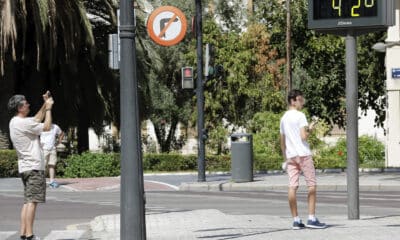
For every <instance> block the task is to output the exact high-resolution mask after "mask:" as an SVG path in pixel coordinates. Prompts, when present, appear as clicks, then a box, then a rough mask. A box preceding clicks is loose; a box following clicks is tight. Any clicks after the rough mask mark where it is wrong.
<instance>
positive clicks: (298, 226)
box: [292, 220, 305, 230]
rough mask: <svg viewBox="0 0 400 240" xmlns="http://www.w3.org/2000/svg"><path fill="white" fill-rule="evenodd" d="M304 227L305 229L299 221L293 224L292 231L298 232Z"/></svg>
mask: <svg viewBox="0 0 400 240" xmlns="http://www.w3.org/2000/svg"><path fill="white" fill-rule="evenodd" d="M304 227H305V226H304V224H303V223H302V222H301V220H300V222H296V221H294V222H293V226H292V229H293V230H299V229H302V228H304Z"/></svg>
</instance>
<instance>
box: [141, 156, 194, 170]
mask: <svg viewBox="0 0 400 240" xmlns="http://www.w3.org/2000/svg"><path fill="white" fill-rule="evenodd" d="M196 167H197V156H195V155H180V154H145V155H144V156H143V170H144V171H188V170H193V169H195V168H196Z"/></svg>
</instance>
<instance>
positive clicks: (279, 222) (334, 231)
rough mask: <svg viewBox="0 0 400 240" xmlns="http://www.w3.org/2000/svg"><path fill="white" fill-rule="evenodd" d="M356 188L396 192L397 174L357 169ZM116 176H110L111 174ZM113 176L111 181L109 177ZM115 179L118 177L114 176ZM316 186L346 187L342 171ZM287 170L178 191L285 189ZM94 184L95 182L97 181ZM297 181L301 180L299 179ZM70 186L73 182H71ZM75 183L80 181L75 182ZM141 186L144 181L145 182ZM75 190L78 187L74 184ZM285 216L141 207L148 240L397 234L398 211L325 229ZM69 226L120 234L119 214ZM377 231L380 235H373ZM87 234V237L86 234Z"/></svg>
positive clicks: (339, 219) (337, 219)
mask: <svg viewBox="0 0 400 240" xmlns="http://www.w3.org/2000/svg"><path fill="white" fill-rule="evenodd" d="M359 179H360V180H359V183H360V191H363V190H369V191H400V173H398V172H394V173H360V175H359ZM114 180H115V179H114ZM114 180H113V181H114ZM117 180H119V179H117ZM317 180H318V189H319V190H322V191H324V190H326V191H345V190H346V174H345V173H343V172H339V173H319V174H318V175H317ZM90 181H91V182H92V185H91V186H92V189H98V190H101V189H107V187H110V186H105V185H113V187H116V186H118V183H117V185H115V182H113V181H110V182H108V183H107V181H97V179H92V180H90ZM287 181H288V180H287V176H286V174H282V173H277V174H268V175H265V176H262V177H256V178H255V179H254V181H253V182H247V183H234V182H232V181H231V180H223V181H214V182H204V183H198V182H193V183H183V184H181V186H180V187H179V190H180V191H252V192H256V191H270V190H286V189H287ZM96 184H98V185H96ZM300 184H301V185H304V179H302V181H301V183H300ZM70 187H72V185H70ZM75 187H76V188H79V181H78V182H76V183H75ZM145 189H146V190H149V189H148V188H146V181H145ZM76 190H77V191H79V190H78V189H76ZM291 221H292V219H291V218H289V217H279V216H273V217H271V216H263V215H249V216H243V215H227V214H224V213H222V212H220V211H218V210H214V209H210V210H195V211H183V212H169V211H167V212H165V211H161V210H157V209H146V227H147V230H146V231H147V233H146V234H147V239H154V240H177V239H182V240H191V239H210V240H223V239H224V240H227V239H243V240H244V239H246V240H267V239H273V240H280V239H282V240H283V239H307V240H308V239H316V240H317V239H318V240H320V239H335V240H336V239H342V240H345V239H365V240H369V239H371V240H372V239H373V240H379V239H382V240H383V239H385V240H386V239H397V238H398V232H399V227H400V224H399V223H400V216H398V215H394V216H378V217H371V216H368V217H367V216H361V220H347V216H329V217H324V219H323V221H325V222H327V223H328V225H329V228H327V229H324V230H309V229H304V230H300V231H294V230H292V229H290V225H291ZM69 229H77V230H79V229H84V230H86V231H87V235H90V237H89V239H104V240H106V239H107V240H113V239H119V238H120V236H119V234H120V232H119V231H120V215H119V214H115V215H104V216H98V217H96V218H95V219H93V220H92V221H91V222H90V223H87V224H83V225H74V226H69ZM377 233H379V234H377ZM85 239H87V238H85Z"/></svg>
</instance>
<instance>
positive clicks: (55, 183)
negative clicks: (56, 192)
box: [49, 181, 60, 188]
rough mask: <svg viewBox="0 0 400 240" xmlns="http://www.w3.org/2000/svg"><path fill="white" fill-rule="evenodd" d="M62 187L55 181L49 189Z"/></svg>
mask: <svg viewBox="0 0 400 240" xmlns="http://www.w3.org/2000/svg"><path fill="white" fill-rule="evenodd" d="M59 186H60V185H59V184H58V183H57V182H56V181H53V182H51V183H50V184H49V187H50V188H58V187H59Z"/></svg>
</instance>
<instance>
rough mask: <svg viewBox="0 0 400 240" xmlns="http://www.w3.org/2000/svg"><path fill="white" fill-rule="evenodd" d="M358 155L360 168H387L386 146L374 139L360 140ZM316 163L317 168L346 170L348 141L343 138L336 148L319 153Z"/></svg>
mask: <svg viewBox="0 0 400 240" xmlns="http://www.w3.org/2000/svg"><path fill="white" fill-rule="evenodd" d="M358 154H359V166H360V167H363V168H383V167H385V146H384V145H383V143H381V142H380V141H378V140H376V139H375V138H373V137H370V136H361V137H359V138H358ZM315 163H316V167H317V168H345V167H346V166H347V148H346V139H344V138H342V139H340V140H339V141H338V142H337V143H336V145H335V146H333V147H326V148H323V149H321V150H320V151H318V152H317V154H316V156H315Z"/></svg>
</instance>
